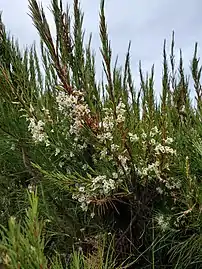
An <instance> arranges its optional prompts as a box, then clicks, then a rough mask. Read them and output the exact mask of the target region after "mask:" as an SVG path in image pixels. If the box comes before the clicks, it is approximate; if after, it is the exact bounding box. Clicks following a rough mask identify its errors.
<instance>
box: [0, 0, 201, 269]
mask: <svg viewBox="0 0 202 269" xmlns="http://www.w3.org/2000/svg"><path fill="white" fill-rule="evenodd" d="M29 10H30V16H31V18H32V20H33V23H34V25H35V27H36V29H37V30H38V33H39V36H40V42H41V58H39V57H38V54H37V52H36V48H35V46H34V45H33V46H32V47H31V49H25V50H24V51H22V50H21V49H20V48H19V46H18V44H17V42H16V41H15V40H14V39H13V38H11V37H10V36H8V35H7V33H6V31H5V27H4V25H3V23H2V21H0V26H1V27H0V112H1V113H0V148H1V151H0V165H1V171H0V186H1V188H0V214H1V220H0V222H1V224H2V225H3V226H4V227H5V228H4V229H3V230H4V232H2V242H1V248H2V250H4V252H3V255H4V259H5V257H7V258H9V259H7V263H8V268H99V269H101V268H134V266H135V268H166V267H169V268H200V264H201V262H202V252H201V249H202V248H201V243H202V242H201V227H202V215H201V212H202V211H201V210H202V183H201V182H202V181H201V179H202V178H201V175H202V162H201V158H202V140H201V138H202V128H201V109H202V106H201V101H202V92H201V91H202V90H201V89H202V87H201V82H200V81H201V66H200V62H199V58H198V53H197V47H198V45H197V44H196V45H195V48H194V54H193V59H192V61H191V68H190V69H191V76H192V79H193V81H194V89H195V98H196V106H194V105H193V100H191V99H192V95H191V94H190V91H189V90H190V86H189V83H188V74H185V72H184V64H183V57H182V52H181V51H180V60H179V63H177V62H176V61H175V55H174V43H175V42H174V33H173V34H172V42H171V50H170V55H168V53H167V48H166V41H165V42H164V47H163V73H162V91H161V93H160V100H159V101H158V102H157V98H156V97H157V96H156V94H155V87H154V66H152V68H151V71H150V72H148V73H146V75H145V74H144V72H143V70H142V67H141V62H140V64H139V75H140V87H139V88H138V85H135V82H134V81H133V77H132V70H131V66H130V43H129V46H128V51H127V53H126V59H125V63H124V64H123V68H119V67H118V64H117V61H116V62H115V64H114V66H113V63H112V53H113V52H112V48H111V45H110V40H109V37H108V31H107V23H106V19H105V12H104V1H103V0H102V1H101V4H100V24H99V25H100V27H99V30H100V41H101V45H100V52H101V55H102V59H103V61H102V63H103V71H104V74H105V78H104V79H103V80H101V81H97V80H96V78H95V77H96V76H95V75H96V68H95V65H96V64H95V56H94V54H93V52H92V49H91V38H92V37H91V36H90V37H89V42H88V44H87V45H85V44H84V30H83V17H84V14H83V13H82V11H81V9H80V5H79V2H78V0H75V1H74V5H73V19H72V18H71V17H70V12H69V7H67V9H66V10H65V9H64V7H63V4H62V1H58V0H52V1H51V10H52V14H53V18H54V22H55V28H56V36H53V34H52V31H51V28H50V25H49V23H48V21H47V19H46V15H45V12H44V10H43V7H42V6H41V5H39V4H38V3H37V1H35V0H29ZM42 66H43V67H42ZM35 189H37V190H38V196H36V195H34V190H35ZM27 190H29V191H31V193H32V194H31V196H29V197H30V201H28V199H27V195H26V193H27ZM38 199H39V200H38ZM28 202H30V207H29V210H28V211H26V214H25V212H24V208H27V207H28ZM39 216H40V217H39ZM15 218H16V220H15ZM9 219H10V220H9ZM43 219H45V220H48V222H44V221H43ZM8 220H9V222H8ZM7 222H8V224H7ZM45 224H46V225H45ZM44 225H45V229H43V227H44ZM36 230H37V236H35V233H34V231H36ZM100 234H109V235H111V234H113V236H112V238H113V239H112V240H110V239H109V237H110V236H107V237H106V238H105V237H102V236H101V237H100V236H99V235H100ZM17 242H18V243H17ZM6 255H7V256H6ZM9 266H10V267H9ZM19 266H20V267H19Z"/></svg>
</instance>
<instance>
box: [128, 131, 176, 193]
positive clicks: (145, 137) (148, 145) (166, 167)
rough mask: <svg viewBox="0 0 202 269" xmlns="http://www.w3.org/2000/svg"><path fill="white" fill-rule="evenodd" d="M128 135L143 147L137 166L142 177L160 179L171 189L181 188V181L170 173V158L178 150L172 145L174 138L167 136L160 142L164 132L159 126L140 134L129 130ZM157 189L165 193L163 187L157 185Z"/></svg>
mask: <svg viewBox="0 0 202 269" xmlns="http://www.w3.org/2000/svg"><path fill="white" fill-rule="evenodd" d="M128 137H129V140H130V142H131V143H139V145H140V146H141V148H142V152H143V155H142V156H138V158H139V165H138V167H136V170H137V171H138V174H139V175H140V177H141V178H142V179H145V178H148V179H152V178H153V179H158V180H159V182H160V183H162V184H163V186H164V187H165V188H167V189H169V190H172V189H179V188H180V186H181V184H180V182H179V181H178V180H177V179H174V178H173V177H169V175H168V172H169V171H170V160H171V158H172V157H173V156H175V155H176V150H175V149H174V148H173V147H172V143H173V138H171V137H167V138H166V139H163V140H162V142H161V143H160V142H159V140H160V139H161V137H162V133H161V131H160V130H158V128H157V126H155V127H153V128H152V129H151V130H150V132H147V133H146V132H145V131H142V133H140V135H139V136H138V135H137V134H133V133H131V132H129V133H128ZM145 156H147V157H145ZM149 156H150V157H149ZM157 191H158V192H159V193H160V194H162V193H163V189H162V188H161V187H157Z"/></svg>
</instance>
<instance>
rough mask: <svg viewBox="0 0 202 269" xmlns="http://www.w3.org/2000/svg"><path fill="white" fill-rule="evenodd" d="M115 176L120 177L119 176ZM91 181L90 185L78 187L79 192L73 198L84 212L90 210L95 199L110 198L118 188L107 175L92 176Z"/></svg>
mask: <svg viewBox="0 0 202 269" xmlns="http://www.w3.org/2000/svg"><path fill="white" fill-rule="evenodd" d="M114 176H116V177H118V175H114ZM90 181H91V183H90V184H89V183H88V184H86V185H80V186H78V188H77V192H76V193H74V194H73V195H72V198H73V199H74V200H77V201H78V202H79V203H80V204H81V208H82V210H83V211H87V210H88V206H89V204H90V203H92V201H93V199H94V198H99V197H100V196H104V197H106V196H109V195H110V194H111V193H112V191H113V190H115V188H116V182H115V180H114V179H112V178H108V177H107V176H106V175H99V176H96V177H91V176H90Z"/></svg>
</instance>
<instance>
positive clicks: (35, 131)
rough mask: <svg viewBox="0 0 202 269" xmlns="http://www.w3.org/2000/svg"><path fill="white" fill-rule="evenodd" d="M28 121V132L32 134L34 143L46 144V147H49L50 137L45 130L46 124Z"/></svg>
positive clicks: (33, 120) (31, 119) (30, 119)
mask: <svg viewBox="0 0 202 269" xmlns="http://www.w3.org/2000/svg"><path fill="white" fill-rule="evenodd" d="M28 120H29V121H30V123H29V126H28V130H29V131H30V132H31V134H32V138H33V140H34V142H36V143H37V142H45V144H46V146H49V145H50V142H49V140H48V135H47V134H46V132H45V130H44V126H45V123H44V122H43V121H42V120H39V121H38V122H36V120H35V119H34V118H29V119H28Z"/></svg>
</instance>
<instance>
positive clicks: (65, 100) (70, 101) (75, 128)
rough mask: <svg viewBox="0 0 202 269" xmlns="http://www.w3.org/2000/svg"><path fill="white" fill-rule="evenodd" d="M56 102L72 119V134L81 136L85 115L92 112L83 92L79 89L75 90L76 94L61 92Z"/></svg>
mask: <svg viewBox="0 0 202 269" xmlns="http://www.w3.org/2000/svg"><path fill="white" fill-rule="evenodd" d="M56 102H57V103H58V108H59V110H60V111H61V112H63V113H64V115H65V116H67V117H68V118H69V119H70V122H71V126H70V131H69V132H70V134H72V135H73V134H75V135H76V136H79V134H80V131H81V129H82V127H83V124H84V117H85V116H86V115H89V114H90V110H89V108H88V105H87V104H86V103H85V101H84V95H83V93H82V92H81V91H78V90H74V94H71V95H68V94H66V93H65V92H60V93H59V94H58V96H57V97H56Z"/></svg>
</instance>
